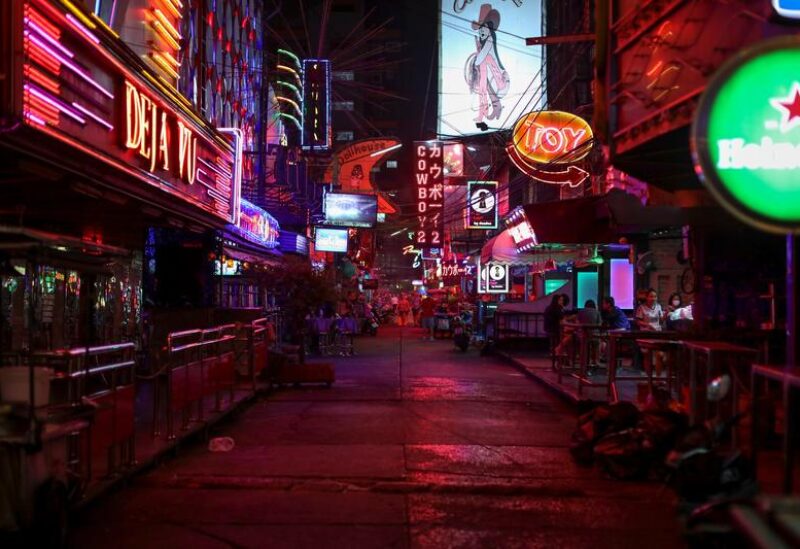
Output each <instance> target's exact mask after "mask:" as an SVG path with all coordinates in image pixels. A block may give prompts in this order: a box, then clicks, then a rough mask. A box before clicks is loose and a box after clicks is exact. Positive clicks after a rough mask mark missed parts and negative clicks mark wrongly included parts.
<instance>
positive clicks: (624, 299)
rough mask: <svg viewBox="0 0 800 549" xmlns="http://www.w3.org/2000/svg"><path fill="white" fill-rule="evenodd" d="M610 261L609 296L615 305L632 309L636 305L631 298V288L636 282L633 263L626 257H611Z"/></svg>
mask: <svg viewBox="0 0 800 549" xmlns="http://www.w3.org/2000/svg"><path fill="white" fill-rule="evenodd" d="M610 263H611V276H610V284H611V288H610V290H611V292H610V293H611V296H612V297H613V298H614V300H615V301H616V305H617V307H619V308H621V309H633V308H634V307H635V306H636V303H635V302H634V299H633V298H634V295H633V289H634V287H635V282H636V280H635V275H634V271H633V265H631V264H630V262H629V261H628V260H627V259H612V260H611V262H610Z"/></svg>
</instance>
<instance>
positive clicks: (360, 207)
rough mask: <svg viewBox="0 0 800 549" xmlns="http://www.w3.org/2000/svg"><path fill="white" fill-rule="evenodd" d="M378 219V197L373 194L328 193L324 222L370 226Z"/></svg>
mask: <svg viewBox="0 0 800 549" xmlns="http://www.w3.org/2000/svg"><path fill="white" fill-rule="evenodd" d="M377 220H378V197H377V196H376V195H374V194H346V193H328V194H326V195H325V224H326V225H336V226H338V227H365V228H372V227H374V226H375V223H377Z"/></svg>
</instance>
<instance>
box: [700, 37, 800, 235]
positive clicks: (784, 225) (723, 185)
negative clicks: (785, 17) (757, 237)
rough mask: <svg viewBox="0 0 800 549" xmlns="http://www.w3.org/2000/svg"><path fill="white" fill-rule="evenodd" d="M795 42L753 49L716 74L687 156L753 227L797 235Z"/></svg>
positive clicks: (799, 132) (798, 41)
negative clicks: (689, 154) (689, 156)
mask: <svg viewBox="0 0 800 549" xmlns="http://www.w3.org/2000/svg"><path fill="white" fill-rule="evenodd" d="M798 67H800V38H798V37H796V36H792V37H782V38H779V39H776V40H770V41H767V42H763V43H761V44H758V45H757V46H755V47H754V48H752V49H749V50H746V51H745V52H743V53H742V54H740V55H738V56H737V57H735V58H734V59H732V60H731V61H729V62H728V63H726V64H725V65H724V66H723V67H722V68H721V69H720V70H719V72H718V73H717V74H716V75H715V76H714V78H713V79H712V81H711V82H710V84H709V85H708V87H707V88H706V91H705V93H704V94H703V96H702V98H701V99H700V104H699V106H698V109H697V113H696V115H695V121H694V125H693V127H692V153H693V156H694V161H695V166H696V169H697V172H698V174H700V175H701V177H702V180H703V183H704V184H705V186H706V187H707V188H708V190H709V191H710V192H711V193H712V194H713V195H714V197H715V198H716V199H717V200H718V201H719V202H720V203H722V205H723V206H725V207H726V208H727V209H728V210H730V211H731V212H732V213H733V214H734V215H736V216H737V217H738V218H740V219H742V220H743V221H745V222H747V223H750V224H751V225H754V226H756V227H758V228H759V229H762V230H766V231H771V232H780V233H800V73H799V72H798Z"/></svg>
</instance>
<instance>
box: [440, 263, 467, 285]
mask: <svg viewBox="0 0 800 549" xmlns="http://www.w3.org/2000/svg"><path fill="white" fill-rule="evenodd" d="M474 271H475V265H472V264H464V263H463V262H460V261H456V260H449V261H442V264H441V278H442V280H443V281H444V283H445V284H447V285H453V284H458V283H459V282H461V278H462V277H471V276H474Z"/></svg>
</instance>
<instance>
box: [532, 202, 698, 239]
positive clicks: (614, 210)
mask: <svg viewBox="0 0 800 549" xmlns="http://www.w3.org/2000/svg"><path fill="white" fill-rule="evenodd" d="M525 214H526V215H527V217H528V220H529V221H530V223H531V226H532V227H533V230H534V231H535V232H536V237H537V239H538V241H539V243H540V244H551V243H552V244H555V243H558V244H607V243H611V242H616V241H617V240H618V239H619V237H620V236H621V235H624V234H634V233H641V232H648V231H650V230H654V229H658V228H664V227H677V226H681V225H684V224H685V223H686V219H685V215H684V214H683V213H682V212H681V209H680V208H677V207H671V206H650V207H648V206H643V205H642V203H641V202H640V201H639V199H638V198H636V197H635V196H632V195H630V194H628V193H626V192H624V191H620V190H612V191H610V192H609V193H608V194H605V195H600V196H588V197H585V198H575V199H571V200H561V201H557V202H543V203H540V204H528V205H526V206H525Z"/></svg>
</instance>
